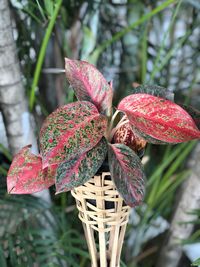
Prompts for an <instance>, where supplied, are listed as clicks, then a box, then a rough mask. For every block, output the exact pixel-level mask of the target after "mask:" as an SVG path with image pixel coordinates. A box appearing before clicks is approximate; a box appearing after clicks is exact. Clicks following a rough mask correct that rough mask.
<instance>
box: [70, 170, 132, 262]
mask: <svg viewBox="0 0 200 267" xmlns="http://www.w3.org/2000/svg"><path fill="white" fill-rule="evenodd" d="M71 193H72V195H73V196H74V198H75V199H76V204H77V208H78V210H79V218H80V220H81V221H82V224H83V229H84V232H85V237H86V241H87V245H88V249H89V252H90V256H91V263H92V267H120V255H121V250H122V244H123V240H124V235H125V231H126V225H127V222H128V219H129V213H130V207H129V206H127V205H126V204H125V203H124V201H123V199H122V198H121V197H120V195H119V193H118V191H117V190H116V187H115V185H114V184H113V182H112V180H111V177H110V173H109V172H103V173H101V174H99V175H96V176H94V177H93V178H92V179H90V180H89V182H87V183H85V184H84V185H83V186H79V187H77V188H74V190H72V191H71Z"/></svg>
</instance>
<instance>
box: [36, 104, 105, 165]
mask: <svg viewBox="0 0 200 267" xmlns="http://www.w3.org/2000/svg"><path fill="white" fill-rule="evenodd" d="M106 126H107V119H106V117H105V116H104V115H100V114H99V112H98V110H97V109H96V107H95V106H94V105H93V104H92V103H90V102H87V101H78V102H75V103H71V104H68V105H65V106H62V107H60V108H58V109H57V110H55V111H54V112H53V113H51V114H50V115H49V116H48V117H47V118H46V120H45V122H44V124H43V126H42V129H41V131H40V148H41V154H42V159H43V168H45V167H47V166H48V165H52V164H59V163H62V162H64V161H68V160H70V159H72V158H74V157H78V156H79V155H81V154H83V153H85V152H87V151H88V150H90V149H91V148H92V147H94V146H95V145H96V144H97V143H98V142H99V140H100V139H101V138H102V136H103V135H104V132H105V130H106Z"/></svg>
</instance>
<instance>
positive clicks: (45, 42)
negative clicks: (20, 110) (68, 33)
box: [29, 0, 62, 111]
mask: <svg viewBox="0 0 200 267" xmlns="http://www.w3.org/2000/svg"><path fill="white" fill-rule="evenodd" d="M61 4H62V0H58V2H57V3H56V5H55V10H54V12H53V15H52V17H51V19H50V22H49V24H48V27H47V29H46V32H45V36H44V38H43V41H42V45H41V48H40V52H39V56H38V60H37V64H36V68H35V72H34V76H33V83H32V87H31V93H30V98H29V105H30V110H31V111H32V109H33V106H34V103H35V91H36V88H37V85H38V81H39V77H40V73H41V68H42V64H43V62H44V57H45V54H46V49H47V45H48V42H49V39H50V36H51V33H52V30H53V27H54V24H55V22H56V18H57V16H58V12H59V10H60V7H61Z"/></svg>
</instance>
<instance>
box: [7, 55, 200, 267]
mask: <svg viewBox="0 0 200 267" xmlns="http://www.w3.org/2000/svg"><path fill="white" fill-rule="evenodd" d="M65 63H66V65H65V66H66V67H65V69H66V77H67V80H68V81H69V83H70V84H71V86H72V88H73V89H74V92H75V94H76V97H77V101H76V102H73V103H70V104H67V105H65V106H62V107H59V108H58V109H56V110H55V111H54V112H53V113H51V114H50V115H49V116H48V117H47V118H46V120H45V121H44V123H43V125H42V128H41V131H40V138H39V142H40V154H39V155H34V154H32V153H31V150H30V148H31V146H30V145H28V146H26V147H24V148H22V149H21V150H20V151H19V153H18V154H17V155H16V156H15V157H14V159H13V162H12V164H11V166H10V169H9V172H8V177H7V186H8V192H9V193H11V194H30V193H34V192H37V191H41V190H43V189H45V188H48V187H50V186H51V185H53V184H55V186H56V193H57V194H58V193H61V192H66V191H69V190H72V195H73V196H74V197H75V198H76V202H77V207H78V209H79V217H80V219H81V220H82V222H83V226H84V230H85V234H86V239H87V242H88V247H89V250H90V254H91V260H92V266H93V267H97V266H101V267H103V266H112V267H116V266H119V261H120V253H121V248H122V244H123V238H124V233H125V229H126V223H127V221H128V215H129V211H130V207H135V206H137V205H139V204H140V203H141V202H142V200H143V198H144V191H145V174H144V171H143V167H142V163H141V159H140V156H141V152H142V151H143V149H144V147H145V145H146V142H149V143H153V144H165V143H172V144H176V143H181V142H186V141H190V140H193V139H199V138H200V131H199V124H200V113H199V112H198V111H197V110H194V109H193V108H191V107H181V106H179V105H177V104H175V103H174V102H173V94H171V93H170V92H169V91H168V90H166V89H165V88H162V87H158V86H138V87H136V88H135V90H133V94H131V95H129V96H127V97H125V98H124V99H122V100H121V101H120V103H119V105H118V107H117V108H116V111H115V112H114V108H113V106H112V98H113V89H112V84H111V83H108V82H107V81H106V80H105V78H104V77H103V75H102V74H101V73H100V72H99V71H98V70H97V69H96V68H95V67H94V66H93V65H91V64H89V63H87V62H85V61H78V60H70V59H65ZM186 110H187V111H186ZM105 161H106V162H108V165H107V169H103V171H101V170H102V164H103V163H104V162H105ZM95 231H97V233H98V240H99V252H98V247H96V246H95V234H94V232H95Z"/></svg>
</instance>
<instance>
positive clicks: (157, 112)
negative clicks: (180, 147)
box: [118, 94, 200, 143]
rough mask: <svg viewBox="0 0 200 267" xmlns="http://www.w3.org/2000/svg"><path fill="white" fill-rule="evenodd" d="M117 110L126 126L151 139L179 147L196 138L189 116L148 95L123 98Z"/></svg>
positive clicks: (171, 105)
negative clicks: (126, 120)
mask: <svg viewBox="0 0 200 267" xmlns="http://www.w3.org/2000/svg"><path fill="white" fill-rule="evenodd" d="M118 109H119V110H120V111H123V112H124V113H125V114H126V115H127V117H128V119H129V121H130V123H131V124H132V125H133V126H134V127H135V128H136V129H138V130H139V131H140V132H143V133H145V134H147V135H149V136H151V137H153V138H155V139H158V140H161V141H164V142H168V143H181V142H186V141H189V140H193V139H198V138H200V131H199V130H198V128H197V127H196V125H195V123H194V121H193V119H192V118H191V116H190V115H189V114H188V113H187V112H186V111H185V110H184V109H182V108H181V107H180V106H178V105H176V104H175V103H173V102H171V101H169V100H166V99H163V98H160V97H156V96H152V95H148V94H134V95H129V96H127V97H125V98H124V99H123V100H122V101H121V102H120V104H119V106H118Z"/></svg>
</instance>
